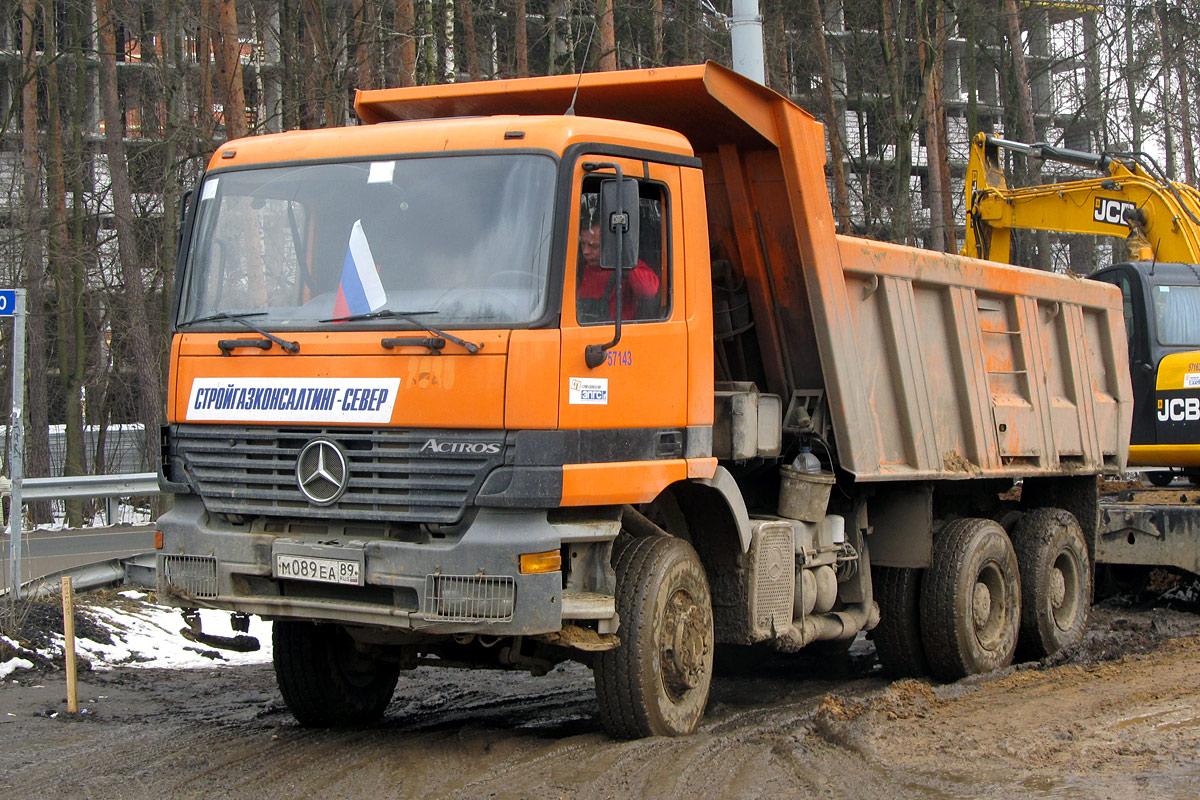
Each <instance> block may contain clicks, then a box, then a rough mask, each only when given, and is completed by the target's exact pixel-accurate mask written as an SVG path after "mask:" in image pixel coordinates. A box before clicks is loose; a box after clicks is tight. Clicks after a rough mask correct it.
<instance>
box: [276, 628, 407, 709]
mask: <svg viewBox="0 0 1200 800" xmlns="http://www.w3.org/2000/svg"><path fill="white" fill-rule="evenodd" d="M271 641H272V644H273V647H274V661H275V680H276V682H277V683H278V684H279V692H280V694H282V695H283V702H284V703H285V704H286V705H287V707H288V710H289V711H291V712H292V716H294V717H295V718H296V721H297V722H299V723H300V724H301V725H304V726H305V727H308V728H331V727H342V726H353V725H366V724H369V723H372V722H375V721H376V720H378V719H379V718H380V717H381V716H383V710H384V709H385V708H387V705H388V703H389V702H390V701H391V699H392V694H393V693H395V691H396V681H397V679H398V678H399V675H400V666H399V665H398V664H389V663H387V662H384V661H380V660H378V659H374V658H370V657H369V656H364V655H363V654H361V653H359V652H358V650H357V649H356V648H355V646H354V641H353V640H352V639H351V638H350V635H349V634H347V633H346V631H345V630H344V629H343V628H342V627H341V626H340V625H317V624H314V623H312V622H296V621H276V622H275V623H274V630H273V632H272V635H271Z"/></svg>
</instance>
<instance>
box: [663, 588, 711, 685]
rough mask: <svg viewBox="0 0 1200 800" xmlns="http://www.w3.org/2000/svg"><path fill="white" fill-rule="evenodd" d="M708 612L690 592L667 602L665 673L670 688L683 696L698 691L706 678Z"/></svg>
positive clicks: (678, 593)
mask: <svg viewBox="0 0 1200 800" xmlns="http://www.w3.org/2000/svg"><path fill="white" fill-rule="evenodd" d="M704 623H705V620H704V611H703V609H702V608H700V606H698V605H697V604H696V602H695V601H694V600H693V599H692V597H691V595H689V594H688V593H687V592H683V591H678V592H676V593H675V594H674V595H672V596H671V599H670V600H668V601H667V608H666V613H665V614H664V617H663V637H662V651H661V656H662V672H663V682H664V684H665V685H666V687H667V688H668V689H669V690H670V691H672V692H674V693H676V694H681V693H683V692H685V691H687V690H688V689H695V688H696V687H697V686H699V685H700V683H701V681H702V679H703V677H704V656H705V651H706V647H705V635H704V633H705V627H706V626H705V624H704Z"/></svg>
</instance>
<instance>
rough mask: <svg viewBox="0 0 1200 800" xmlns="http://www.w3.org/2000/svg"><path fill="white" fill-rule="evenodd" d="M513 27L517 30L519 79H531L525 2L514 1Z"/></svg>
mask: <svg viewBox="0 0 1200 800" xmlns="http://www.w3.org/2000/svg"><path fill="white" fill-rule="evenodd" d="M513 25H515V26H516V28H517V77H518V78H528V77H529V25H528V21H527V20H526V8H525V0H513Z"/></svg>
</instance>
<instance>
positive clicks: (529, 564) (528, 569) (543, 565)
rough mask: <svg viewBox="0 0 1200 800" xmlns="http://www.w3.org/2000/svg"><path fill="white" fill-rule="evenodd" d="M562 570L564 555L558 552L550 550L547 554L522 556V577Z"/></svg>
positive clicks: (525, 554) (526, 554)
mask: <svg viewBox="0 0 1200 800" xmlns="http://www.w3.org/2000/svg"><path fill="white" fill-rule="evenodd" d="M560 569H562V553H560V552H559V551H558V550H548V551H547V552H545V553H524V554H523V555H522V556H521V574H522V575H534V574H536V573H539V572H558V571H559V570H560Z"/></svg>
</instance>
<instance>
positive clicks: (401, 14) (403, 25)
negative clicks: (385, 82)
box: [395, 0, 417, 86]
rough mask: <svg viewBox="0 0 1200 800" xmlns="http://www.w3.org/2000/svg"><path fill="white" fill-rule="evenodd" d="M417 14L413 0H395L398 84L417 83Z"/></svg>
mask: <svg viewBox="0 0 1200 800" xmlns="http://www.w3.org/2000/svg"><path fill="white" fill-rule="evenodd" d="M416 23H417V14H416V9H415V8H414V7H413V0H396V17H395V25H396V38H397V40H398V41H399V43H400V45H399V48H398V49H399V51H400V52H399V55H398V57H397V58H396V62H397V63H399V65H400V76H399V77H400V85H401V86H416V85H417V40H416Z"/></svg>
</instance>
